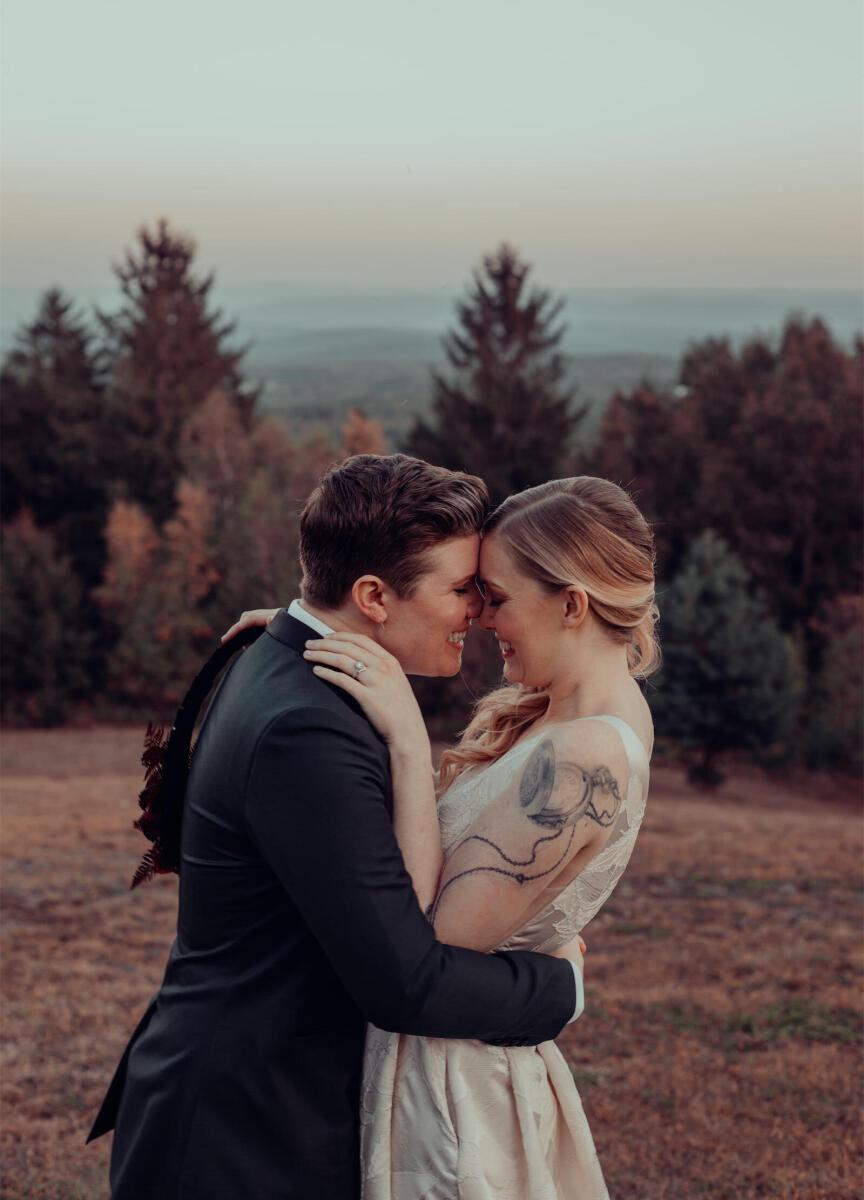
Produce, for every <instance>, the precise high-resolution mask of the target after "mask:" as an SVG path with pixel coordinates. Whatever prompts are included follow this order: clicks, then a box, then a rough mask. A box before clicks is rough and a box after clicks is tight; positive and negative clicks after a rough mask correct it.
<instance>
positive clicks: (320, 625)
mask: <svg viewBox="0 0 864 1200" xmlns="http://www.w3.org/2000/svg"><path fill="white" fill-rule="evenodd" d="M288 616H289V617H294V619H295V620H297V621H302V622H303V624H304V625H308V626H309V628H310V629H314V630H315V632H316V633H320V634H321V636H322V637H330V635H331V634H332V632H333V630H332V629H331V628H330V626H329V625H325V624H324V622H323V621H319V620H318V618H317V617H313V616H312V613H310V612H307V611H306V609H305V608H304V607H303V605H302V603H301V602H300V601H299V600H292V601H291V603H290V604H289V605H288Z"/></svg>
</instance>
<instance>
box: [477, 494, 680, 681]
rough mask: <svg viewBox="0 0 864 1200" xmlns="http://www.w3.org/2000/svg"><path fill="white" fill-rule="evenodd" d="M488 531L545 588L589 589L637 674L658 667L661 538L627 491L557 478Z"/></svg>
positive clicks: (499, 512)
mask: <svg viewBox="0 0 864 1200" xmlns="http://www.w3.org/2000/svg"><path fill="white" fill-rule="evenodd" d="M485 533H486V534H487V535H488V534H492V533H494V535H495V538H496V540H498V541H499V542H500V543H501V544H502V545H503V546H504V547H505V548H506V550H507V553H508V554H509V555H510V556H511V558H512V561H513V563H514V565H515V566H516V567H517V568H518V569H519V570H520V571H522V572H524V573H525V574H526V575H528V576H530V577H531V578H532V579H534V580H535V581H536V582H537V583H539V584H540V585H541V586H542V587H543V588H544V589H548V591H550V592H556V591H559V590H560V589H562V588H567V587H576V588H579V589H581V590H583V591H584V592H585V593H586V595H587V597H588V602H589V605H590V607H591V609H592V611H593V612H594V614H595V616H596V617H597V618H598V619H599V621H600V622H601V624H602V625H603V627H604V628H605V629H606V630H607V632H608V634H609V636H610V637H611V638H612V639H613V640H615V641H619V642H622V643H625V644H627V647H628V661H629V662H630V667H631V671H632V673H633V674H639V675H646V674H649V673H650V672H651V671H652V670H654V669H655V668H656V666H657V664H658V662H659V650H658V646H657V642H656V638H655V636H654V622H655V619H656V607H655V603H654V538H653V534H652V532H651V527H650V526H649V524H648V522H647V521H646V520H645V518H644V517H643V516H642V514H641V513H640V512H639V509H638V508H637V507H636V505H635V504H634V503H633V501H632V500H631V498H630V497H629V496H628V495H627V493H626V492H625V491H624V489H623V488H620V487H618V486H617V484H614V483H610V482H609V480H606V479H598V478H594V477H592V476H589V475H581V476H577V477H574V478H570V479H555V480H552V481H550V482H549V483H544V484H541V485H540V486H539V487H534V488H529V489H528V490H527V491H524V492H519V493H518V494H517V495H515V496H511V497H509V499H507V500H505V501H504V503H503V504H501V505H500V506H499V507H498V508H497V509H496V510H495V512H494V513H493V514H492V515H491V517H490V518H489V520H488V521H487V523H486V526H485Z"/></svg>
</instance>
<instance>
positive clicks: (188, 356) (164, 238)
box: [100, 220, 257, 519]
mask: <svg viewBox="0 0 864 1200" xmlns="http://www.w3.org/2000/svg"><path fill="white" fill-rule="evenodd" d="M194 257H195V243H194V242H193V241H192V240H191V239H190V238H188V237H185V236H183V235H180V234H177V233H174V232H173V231H172V230H171V229H169V227H168V224H167V222H166V221H164V220H162V221H159V223H158V224H157V226H156V229H155V230H154V231H150V230H148V229H146V228H143V229H141V230H140V232H139V234H138V246H137V248H136V250H135V251H129V252H127V253H126V255H125V258H124V260H123V262H122V263H121V264H119V265H118V266H117V267H115V274H116V276H117V279H118V280H119V283H120V288H121V291H122V294H123V297H124V303H123V306H122V307H121V308H120V309H119V311H118V312H116V313H111V314H109V313H100V321H101V324H102V329H103V332H104V335H105V338H106V341H107V345H108V351H109V355H110V359H111V364H112V369H111V397H112V401H113V408H114V413H115V424H116V442H115V444H116V447H117V454H118V461H119V465H120V468H121V470H122V473H123V474H124V475H125V478H126V480H127V484H128V491H129V495H130V496H131V497H132V498H135V499H138V500H140V501H141V502H142V503H143V504H144V505H145V507H146V508H148V510H149V511H151V512H152V513H153V514H154V516H156V518H157V519H164V518H165V517H166V516H168V515H169V514H170V511H171V506H172V504H173V502H174V496H175V490H176V486H177V482H178V479H179V477H180V462H179V458H178V444H179V438H180V432H181V430H182V428H183V426H184V424H185V423H186V422H187V421H188V420H189V418H190V417H191V416H192V414H193V413H194V412H195V410H196V409H197V408H198V407H199V406H200V405H201V404H202V403H203V402H204V401H205V400H206V398H207V397H208V396H210V395H211V394H212V393H213V392H214V390H216V389H218V390H220V391H221V393H222V394H223V395H224V396H225V397H226V398H227V400H228V403H229V405H230V406H231V407H232V408H233V409H234V410H235V411H236V414H237V417H238V419H239V421H240V424H241V426H242V427H243V428H244V430H248V429H249V428H250V427H251V424H252V421H253V416H254V410H255V403H256V399H257V394H256V392H255V390H254V389H251V388H249V387H248V386H247V385H246V384H245V383H244V381H243V378H242V375H241V373H240V364H241V361H242V358H243V355H244V353H245V350H244V349H243V348H239V349H238V348H231V347H230V346H229V345H228V344H227V341H228V339H229V338H230V337H231V335H232V333H233V332H234V326H233V325H232V324H231V323H226V322H224V321H223V319H222V316H221V314H220V313H219V312H217V311H214V310H212V308H211V290H212V287H213V282H214V277H213V275H212V274H211V275H206V276H203V277H199V276H198V275H196V274H195V272H194V269H193V263H194Z"/></svg>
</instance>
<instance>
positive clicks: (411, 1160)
mask: <svg viewBox="0 0 864 1200" xmlns="http://www.w3.org/2000/svg"><path fill="white" fill-rule="evenodd" d="M592 719H594V720H603V721H607V722H609V723H610V724H611V725H612V726H613V727H614V728H615V729H617V730H618V732H619V734H620V735H621V738H622V740H623V742H624V747H625V750H626V753H627V761H628V765H629V778H628V783H627V789H626V794H625V796H624V799H623V803H622V805H621V807H620V809H619V812H618V816H617V818H616V821H615V824H614V826H613V829H612V833H611V836H610V838H609V840H608V842H607V844H606V846H605V847H604V849H603V850H602V851H601V852H600V854H598V855H597V856H596V858H594V859H593V860H592V861H591V862H590V863H589V864H588V865H587V866H586V867H585V868H584V870H583V871H582V872H581V873H580V874H579V875H577V876H576V877H575V878H574V879H573V880H571V882H570V883H569V884H568V885H567V886H566V887H565V888H564V889H563V891H561V892H559V893H558V894H557V895H556V894H552V892H551V889H550V895H549V898H548V901H547V903H546V904H545V905H544V907H543V908H542V909H541V910H540V911H539V912H538V913H537V914H536V915H535V916H533V917H532V918H531V919H530V921H529V922H528V923H527V924H526V925H525V926H524V927H523V928H522V929H520V930H518V931H517V932H516V933H514V934H513V935H512V936H511V937H509V938H508V939H507V941H506V942H505V943H503V945H502V946H500V947H498V948H499V949H502V950H539V951H549V950H554V949H556V948H557V947H558V946H562V945H564V943H565V942H568V941H570V940H571V939H572V938H573V937H574V936H575V935H576V934H577V933H579V932H580V930H582V929H583V928H584V926H585V925H586V924H587V923H588V922H589V921H590V920H591V918H592V917H594V916H595V915H596V914H597V912H598V911H599V909H600V907H601V906H602V904H603V903H604V901H605V900H606V898H607V897H608V896H609V894H610V893H611V891H612V889H613V888H614V887H615V885H616V883H617V882H618V880H619V879H620V878H621V875H622V874H623V871H624V868H625V867H626V865H627V861H628V859H629V858H630V854H631V852H632V850H633V846H634V843H635V841H636V835H637V833H638V831H639V826H640V823H641V821H642V814H643V812H644V810H645V799H646V796H647V793H648V757H647V755H646V753H645V749H644V747H643V745H642V743H641V741H640V740H639V738H638V737H637V736H636V734H635V733H634V732H633V730H632V729H631V728H630V726H629V725H627V724H626V723H625V722H624V721H621V720H620V719H619V718H617V717H611V716H603V717H599V718H592ZM542 736H543V734H542V733H539V734H538V735H536V737H534V738H528V739H527V740H526V741H524V742H521V743H520V744H519V745H517V746H514V747H513V749H512V750H510V751H509V752H508V753H507V754H505V755H503V756H502V757H501V758H500V759H498V761H497V762H494V763H492V764H491V765H489V766H488V767H484V768H482V769H474V770H470V771H466V772H464V773H463V774H462V775H460V776H459V778H458V779H457V780H456V782H455V783H454V784H453V786H452V787H451V788H449V789H448V791H447V792H446V793H445V794H444V795H443V796H442V798H441V802H440V805H439V816H440V822H441V836H442V842H443V847H444V855H445V859H446V857H447V855H448V853H449V852H450V851H451V850H452V849H453V848H454V847H455V846H456V845H457V844H458V843H459V842H461V841H462V839H463V838H464V837H465V836H466V834H467V833H468V831H469V830H470V827H471V825H472V824H473V823H474V821H475V820H476V819H477V817H478V815H479V814H480V813H482V812H483V810H484V809H485V808H486V807H487V806H488V805H489V804H490V803H491V801H492V800H493V799H494V798H495V797H496V796H499V795H501V793H502V791H503V790H504V789H505V788H506V787H507V786H508V784H510V783H512V781H513V780H514V779H515V778H516V776H517V775H518V773H519V772H520V771H521V770H522V768H523V767H524V765H525V763H526V761H527V759H528V756H529V754H530V753H531V750H532V749H533V748H534V746H535V745H536V740H537V737H542ZM360 1135H361V1155H362V1173H363V1197H364V1200H607V1198H608V1193H607V1191H606V1186H605V1184H604V1182H603V1174H602V1172H601V1170H600V1164H599V1161H598V1159H597V1154H596V1151H595V1149H594V1142H593V1139H592V1137H591V1131H590V1129H589V1128H588V1122H587V1121H586V1119H585V1114H584V1113H583V1111H582V1103H581V1101H580V1099H579V1093H578V1092H577V1090H576V1086H575V1084H574V1082H573V1078H572V1075H571V1073H570V1069H569V1068H568V1066H567V1063H566V1062H565V1060H564V1058H563V1056H562V1054H561V1052H560V1051H559V1050H558V1047H557V1046H556V1045H555V1043H554V1042H543V1043H542V1044H541V1045H539V1046H514V1047H498V1046H490V1045H487V1044H486V1043H485V1042H478V1041H468V1040H464V1041H463V1040H451V1039H441V1038H423V1037H414V1036H410V1035H406V1034H395V1033H386V1032H384V1031H383V1030H380V1029H377V1028H376V1027H375V1026H373V1025H370V1026H369V1027H368V1032H367V1039H366V1056H365V1061H364V1068H363V1087H362V1092H361V1104H360Z"/></svg>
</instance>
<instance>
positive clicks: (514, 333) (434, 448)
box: [405, 244, 586, 503]
mask: <svg viewBox="0 0 864 1200" xmlns="http://www.w3.org/2000/svg"><path fill="white" fill-rule="evenodd" d="M529 273H530V267H529V265H528V264H527V263H525V262H523V261H522V259H521V258H520V257H519V255H518V253H517V252H516V251H515V250H514V249H513V248H512V247H510V246H508V245H506V244H503V245H501V246H500V247H499V249H498V250H497V251H496V253H495V254H492V255H490V256H488V257H486V258H484V259H483V262H482V266H481V267H480V268H479V269H478V270H476V271H475V272H474V279H473V285H472V286H471V287H470V289H469V291H468V294H467V296H466V298H465V299H464V300H462V301H461V302H459V304H458V305H457V308H456V326H455V328H453V329H451V330H450V332H449V333H448V334H447V335H446V336H445V338H444V339H443V348H444V352H445V355H446V357H447V362H448V364H449V369H448V370H447V371H446V372H436V373H435V375H434V389H435V390H434V398H433V402H432V417H431V419H430V420H425V419H423V418H420V419H418V420H417V422H416V423H415V425H414V427H413V428H412V430H411V431H410V433H409V435H408V439H407V442H406V447H405V448H406V451H407V453H409V454H415V455H417V456H418V457H420V458H425V459H427V460H428V461H430V462H434V463H438V464H440V465H441V466H445V467H449V468H451V469H453V470H464V471H470V472H472V473H474V474H477V475H481V476H482V477H483V479H485V481H486V483H487V484H488V486H489V491H490V494H491V496H492V499H493V502H495V503H498V502H500V501H501V500H503V499H504V497H505V496H507V495H509V494H511V493H512V492H518V491H521V490H522V489H524V488H527V487H532V486H534V485H535V484H538V483H541V482H543V481H544V480H546V479H553V478H556V477H558V476H561V475H565V474H567V473H568V472H569V471H570V464H571V461H572V460H571V452H572V443H573V437H574V434H575V432H576V430H577V428H578V426H579V423H580V421H581V420H582V418H583V416H584V414H585V411H586V409H585V408H574V407H573V404H572V400H573V395H572V393H571V391H569V390H568V389H566V388H565V387H564V374H565V371H564V364H563V361H562V358H561V355H560V353H559V349H558V348H559V345H560V342H561V338H562V336H563V332H564V328H563V326H562V325H560V324H559V323H558V318H559V317H560V315H561V310H562V308H563V300H557V301H556V300H553V299H552V296H551V294H550V293H549V292H548V291H546V290H545V289H542V288H532V289H529V288H528V285H527V279H528V275H529Z"/></svg>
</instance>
